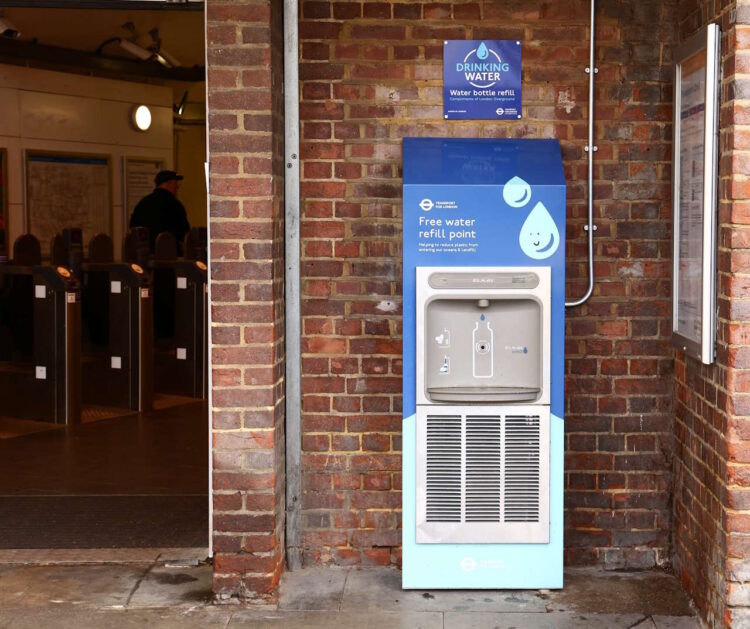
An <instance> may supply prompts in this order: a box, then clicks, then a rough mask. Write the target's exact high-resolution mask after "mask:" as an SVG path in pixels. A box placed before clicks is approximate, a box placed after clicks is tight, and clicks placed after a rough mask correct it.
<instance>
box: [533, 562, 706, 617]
mask: <svg viewBox="0 0 750 629" xmlns="http://www.w3.org/2000/svg"><path fill="white" fill-rule="evenodd" d="M546 596H547V598H548V599H549V600H548V605H547V610H548V611H577V612H584V613H597V614H629V613H632V612H633V610H637V611H639V612H642V613H643V615H644V616H654V615H661V616H694V615H695V611H694V610H693V608H692V606H691V604H690V599H689V598H688V596H687V595H686V594H685V592H684V591H683V590H682V589H681V588H680V584H679V582H678V581H677V579H675V578H674V576H672V575H670V574H666V573H664V572H657V571H650V570H649V571H643V572H629V573H613V572H603V571H602V570H597V569H594V568H574V569H569V570H566V571H565V586H564V588H563V589H562V590H549V591H548V592H547V594H546Z"/></svg>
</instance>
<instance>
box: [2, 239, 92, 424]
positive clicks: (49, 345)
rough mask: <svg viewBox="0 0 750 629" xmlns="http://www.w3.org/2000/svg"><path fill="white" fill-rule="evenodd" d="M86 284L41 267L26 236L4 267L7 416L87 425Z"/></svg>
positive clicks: (61, 271)
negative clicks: (83, 347) (83, 286)
mask: <svg viewBox="0 0 750 629" xmlns="http://www.w3.org/2000/svg"><path fill="white" fill-rule="evenodd" d="M80 354H81V301H80V284H79V282H78V280H77V278H76V277H75V276H73V274H71V273H70V271H68V270H67V269H66V268H64V267H62V266H43V265H41V248H40V246H39V241H38V240H37V239H36V238H34V237H33V236H31V235H29V234H26V235H24V236H20V237H19V238H18V239H17V240H16V242H15V244H14V248H13V261H12V263H11V264H2V265H0V399H2V400H3V404H2V410H1V411H0V412H1V413H2V415H4V416H8V417H14V418H18V419H31V420H37V421H46V422H50V423H55V424H76V423H79V422H80V420H81V396H80V391H81V362H80Z"/></svg>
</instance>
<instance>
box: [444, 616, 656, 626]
mask: <svg viewBox="0 0 750 629" xmlns="http://www.w3.org/2000/svg"><path fill="white" fill-rule="evenodd" d="M645 620H648V619H647V618H645V617H644V616H643V614H576V613H571V612H552V613H531V614H529V613H520V614H514V613H487V612H470V613H465V612H464V613H459V612H446V614H445V624H444V625H443V627H444V629H635V628H636V627H638V629H653V626H651V625H643V626H641V624H640V622H642V621H645ZM639 621H640V622H639Z"/></svg>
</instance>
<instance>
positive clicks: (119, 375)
mask: <svg viewBox="0 0 750 629" xmlns="http://www.w3.org/2000/svg"><path fill="white" fill-rule="evenodd" d="M61 240H62V244H63V247H62V250H63V252H64V257H65V260H66V261H67V263H68V264H69V266H70V267H71V268H74V269H78V276H79V279H80V282H81V287H82V288H81V311H82V347H83V354H82V360H83V393H82V395H83V402H84V403H85V404H93V405H99V406H109V407H117V408H127V409H130V410H137V411H145V410H150V409H151V408H152V406H153V323H152V317H153V307H152V295H151V278H150V277H149V275H148V273H146V271H145V270H144V269H143V268H142V267H140V266H139V265H137V264H127V263H116V262H114V261H113V257H114V256H113V254H114V248H113V244H112V240H111V238H109V236H107V235H105V234H98V235H96V236H94V237H93V238H92V239H91V241H90V243H89V256H88V259H87V260H86V261H83V245H82V239H81V232H80V230H78V229H66V230H63V234H62V236H61ZM54 248H55V247H54V245H53V250H54Z"/></svg>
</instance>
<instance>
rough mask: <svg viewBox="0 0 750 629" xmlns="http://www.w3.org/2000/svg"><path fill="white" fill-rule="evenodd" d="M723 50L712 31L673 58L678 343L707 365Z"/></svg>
mask: <svg viewBox="0 0 750 629" xmlns="http://www.w3.org/2000/svg"><path fill="white" fill-rule="evenodd" d="M720 45H721V31H720V29H719V26H718V25H716V24H709V25H708V26H707V27H705V28H704V29H702V30H701V31H700V32H698V33H696V34H695V35H694V36H693V37H691V38H690V39H689V40H687V41H686V42H685V43H684V44H683V45H682V46H680V47H679V48H678V49H677V51H676V54H675V106H674V131H673V133H674V137H673V159H672V209H673V231H672V343H673V344H674V345H676V346H677V347H679V348H681V349H683V350H684V351H685V352H686V354H688V355H689V356H693V357H694V358H697V359H699V360H700V361H701V362H703V363H704V364H707V365H708V364H711V363H712V362H713V361H714V355H715V346H716V231H717V227H716V214H717V212H716V206H717V187H718V127H719V124H718V119H719V82H720V65H719V64H720V59H721V57H720Z"/></svg>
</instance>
